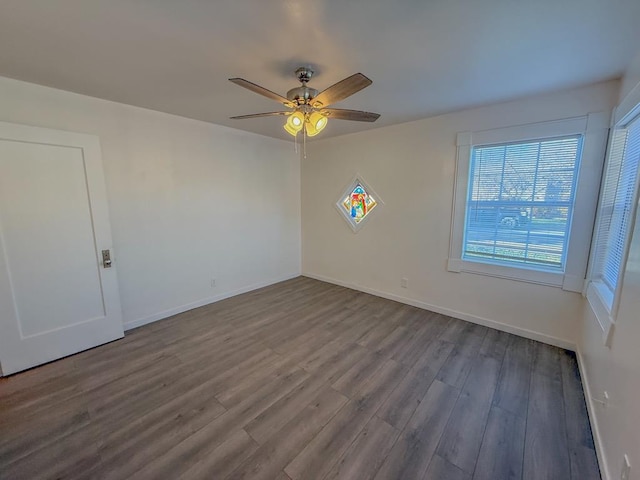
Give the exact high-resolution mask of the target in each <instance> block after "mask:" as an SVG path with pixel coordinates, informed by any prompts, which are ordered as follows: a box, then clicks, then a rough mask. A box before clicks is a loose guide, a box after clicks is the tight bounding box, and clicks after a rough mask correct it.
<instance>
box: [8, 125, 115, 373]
mask: <svg viewBox="0 0 640 480" xmlns="http://www.w3.org/2000/svg"><path fill="white" fill-rule="evenodd" d="M0 247H2V248H1V250H0V257H1V258H0V303H2V305H3V306H2V307H0V364H1V366H2V371H3V373H4V374H5V375H6V374H9V373H14V372H16V371H19V370H23V369H25V368H30V367H32V366H35V365H39V364H41V363H45V362H48V361H51V360H54V359H56V358H60V357H62V356H66V355H69V354H71V353H75V352H78V351H80V350H84V349H87V348H91V347H93V346H96V345H98V344H101V343H105V342H108V341H111V340H114V339H116V338H120V337H122V336H123V330H122V318H121V313H120V301H119V297H118V289H117V281H116V271H115V267H114V266H112V267H111V268H109V269H105V268H103V265H102V264H101V250H102V249H110V248H111V236H110V228H109V223H108V213H107V205H106V195H105V189H104V179H103V174H102V165H101V159H100V149H99V144H98V141H97V138H96V137H93V136H89V135H81V134H73V133H69V132H59V131H54V130H47V129H39V128H34V127H25V126H19V125H11V124H3V123H1V122H0ZM112 258H113V254H112Z"/></svg>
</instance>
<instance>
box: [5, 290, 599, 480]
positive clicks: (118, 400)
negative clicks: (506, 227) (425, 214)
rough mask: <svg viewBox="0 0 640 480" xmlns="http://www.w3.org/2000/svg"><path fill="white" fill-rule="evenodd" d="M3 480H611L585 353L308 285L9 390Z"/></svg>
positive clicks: (235, 303)
mask: <svg viewBox="0 0 640 480" xmlns="http://www.w3.org/2000/svg"><path fill="white" fill-rule="evenodd" d="M0 478H2V479H29V480H34V479H41V478H42V479H58V478H73V479H120V478H135V479H178V478H180V479H200V478H202V479H216V480H223V479H234V480H235V479H277V480H313V479H349V480H355V479H376V480H384V479H402V480H410V479H420V480H489V479H490V480H510V479H522V480H533V479H553V480H591V479H599V478H600V475H599V472H598V465H597V460H596V456H595V453H594V445H593V440H592V436H591V430H590V427H589V423H588V419H587V413H586V406H585V401H584V396H583V392H582V384H581V381H580V376H579V373H578V369H577V365H576V359H575V356H574V355H573V354H572V353H570V352H566V351H563V350H561V349H558V348H555V347H550V346H548V345H544V344H541V343H537V342H534V341H531V340H526V339H523V338H521V337H516V336H513V335H509V334H506V333H503V332H499V331H497V330H492V329H489V328H485V327H482V326H478V325H474V324H471V323H467V322H463V321H461V320H456V319H452V318H449V317H445V316H442V315H438V314H435V313H431V312H427V311H424V310H420V309H417V308H414V307H410V306H407V305H403V304H400V303H395V302H392V301H388V300H384V299H381V298H377V297H373V296H370V295H366V294H363V293H360V292H356V291H353V290H348V289H346V288H342V287H338V286H334V285H330V284H326V283H322V282H318V281H316V280H311V279H309V278H304V277H299V278H297V279H294V280H290V281H286V282H283V283H279V284H277V285H273V286H270V287H267V288H263V289H261V290H257V291H254V292H251V293H247V294H244V295H240V296H237V297H234V298H230V299H228V300H224V301H221V302H218V303H215V304H213V305H209V306H206V307H202V308H199V309H197V310H192V311H190V312H187V313H184V314H181V315H176V316H175V317H172V318H169V319H166V320H162V321H160V322H156V323H153V324H150V325H147V326H144V327H141V328H139V329H136V330H133V331H130V332H128V333H127V335H126V337H125V338H124V339H122V340H119V341H117V342H113V343H111V344H108V345H104V346H102V347H98V348H95V349H93V350H90V351H87V352H83V353H80V354H78V355H74V356H72V357H68V358H65V359H62V360H59V361H57V362H53V363H51V364H48V365H44V366H42V367H39V368H35V369H33V370H30V371H27V372H24V373H21V374H18V375H15V376H12V377H9V378H7V379H2V380H0Z"/></svg>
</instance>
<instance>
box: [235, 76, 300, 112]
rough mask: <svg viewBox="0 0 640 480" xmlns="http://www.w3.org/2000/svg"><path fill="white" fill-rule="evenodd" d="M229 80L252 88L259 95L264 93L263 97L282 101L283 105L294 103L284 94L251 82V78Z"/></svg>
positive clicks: (249, 88) (248, 88)
mask: <svg viewBox="0 0 640 480" xmlns="http://www.w3.org/2000/svg"><path fill="white" fill-rule="evenodd" d="M229 81H230V82H232V83H235V84H236V85H240V86H241V87H244V88H246V89H247V90H251V91H252V92H255V93H257V94H258V95H262V96H263V97H267V98H270V99H271V100H275V101H276V102H280V103H282V104H283V105H286V106H289V105H292V103H291V102H290V101H289V100H287V99H286V98H284V97H283V96H282V95H278V94H277V93H275V92H272V91H271V90H267V89H266V88H264V87H261V86H260V85H256V84H255V83H253V82H250V81H249V80H245V79H244V78H230V79H229Z"/></svg>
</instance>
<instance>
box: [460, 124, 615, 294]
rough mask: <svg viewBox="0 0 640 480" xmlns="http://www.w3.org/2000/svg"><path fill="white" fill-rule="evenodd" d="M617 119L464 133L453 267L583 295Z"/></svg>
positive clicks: (461, 143) (520, 126) (461, 148)
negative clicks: (611, 133)
mask: <svg viewBox="0 0 640 480" xmlns="http://www.w3.org/2000/svg"><path fill="white" fill-rule="evenodd" d="M609 117H610V114H609V113H608V112H603V113H594V114H589V115H586V116H583V117H574V118H569V119H564V120H556V121H549V122H542V123H535V124H529V125H519V126H513V127H506V128H498V129H494V130H484V131H478V132H462V133H459V134H458V137H457V147H458V148H457V164H456V185H455V192H454V205H453V213H452V228H451V240H450V245H449V259H448V264H447V269H448V270H449V271H450V272H456V273H473V274H482V275H490V276H494V277H501V278H509V279H513V280H521V281H525V282H532V283H539V284H543V285H550V286H555V287H561V288H563V289H564V290H569V291H573V292H582V290H583V288H584V280H585V277H586V270H587V263H588V259H589V252H590V247H591V236H592V232H593V225H594V218H595V212H596V207H597V198H598V186H599V184H600V175H601V172H602V164H603V161H604V151H605V149H606V144H607V135H608V127H609Z"/></svg>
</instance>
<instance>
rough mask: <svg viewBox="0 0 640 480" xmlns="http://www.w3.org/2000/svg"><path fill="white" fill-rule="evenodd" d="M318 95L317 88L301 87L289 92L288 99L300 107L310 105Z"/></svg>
mask: <svg viewBox="0 0 640 480" xmlns="http://www.w3.org/2000/svg"><path fill="white" fill-rule="evenodd" d="M317 95H318V90H316V89H315V88H311V87H307V86H306V85H303V86H301V87H296V88H292V89H291V90H289V91H288V92H287V99H289V100H290V101H292V102H295V103H297V104H298V105H305V104H307V103H309V102H310V101H311V100H312V99H313V98H314V97H316V96H317Z"/></svg>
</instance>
